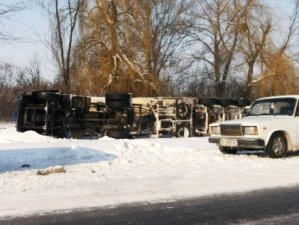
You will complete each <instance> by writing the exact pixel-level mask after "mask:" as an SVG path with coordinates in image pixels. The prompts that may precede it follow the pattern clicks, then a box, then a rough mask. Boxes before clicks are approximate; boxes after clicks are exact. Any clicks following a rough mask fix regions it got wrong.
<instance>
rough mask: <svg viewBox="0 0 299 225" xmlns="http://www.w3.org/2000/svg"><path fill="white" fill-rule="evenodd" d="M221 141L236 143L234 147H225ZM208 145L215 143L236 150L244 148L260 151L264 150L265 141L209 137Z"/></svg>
mask: <svg viewBox="0 0 299 225" xmlns="http://www.w3.org/2000/svg"><path fill="white" fill-rule="evenodd" d="M221 139H229V140H234V141H236V143H237V145H236V146H226V145H222V144H221V142H220V140H221ZM209 142H210V143H215V144H218V145H220V146H223V147H237V148H245V149H262V148H265V141H264V140H263V139H257V138H231V137H229V138H227V137H209Z"/></svg>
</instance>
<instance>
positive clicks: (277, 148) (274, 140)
mask: <svg viewBox="0 0 299 225" xmlns="http://www.w3.org/2000/svg"><path fill="white" fill-rule="evenodd" d="M287 152H288V143H287V139H286V138H285V136H284V134H283V133H280V132H279V133H274V134H273V135H272V136H271V138H270V140H269V143H268V145H267V147H266V153H267V154H268V155H269V157H270V158H282V157H285V156H286V154H287Z"/></svg>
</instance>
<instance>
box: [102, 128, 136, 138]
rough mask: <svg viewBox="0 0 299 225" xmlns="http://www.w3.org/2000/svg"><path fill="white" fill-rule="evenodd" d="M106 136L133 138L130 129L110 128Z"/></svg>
mask: <svg viewBox="0 0 299 225" xmlns="http://www.w3.org/2000/svg"><path fill="white" fill-rule="evenodd" d="M106 136H108V137H111V138H115V139H126V138H131V135H130V131H128V130H122V131H119V130H108V131H107V132H106Z"/></svg>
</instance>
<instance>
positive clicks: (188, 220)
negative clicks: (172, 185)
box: [0, 181, 299, 225]
mask: <svg viewBox="0 0 299 225" xmlns="http://www.w3.org/2000/svg"><path fill="white" fill-rule="evenodd" d="M240 182H242V181H240ZM0 224H1V225H29V224H30V225H41V224H42V225H112V224H113V225H162V224H163V225H189V224H190V225H191V224H192V225H199V224H221V225H222V224H249V225H253V224H254V225H255V224H263V225H264V224H271V225H272V224H291V225H292V224H294V225H295V224H299V187H298V186H297V187H292V188H280V189H271V190H270V189H269V190H262V191H255V192H249V193H246V194H234V195H218V196H212V197H203V198H197V199H189V200H181V201H176V202H169V203H159V204H149V203H144V204H130V205H122V206H118V207H116V208H110V209H109V208H107V209H103V208H93V209H89V210H83V211H73V212H70V213H57V214H49V215H39V216H38V215H36V216H31V217H24V218H11V219H7V218H6V219H5V220H4V218H2V219H1V218H0Z"/></svg>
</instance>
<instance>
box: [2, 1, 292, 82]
mask: <svg viewBox="0 0 299 225" xmlns="http://www.w3.org/2000/svg"><path fill="white" fill-rule="evenodd" d="M12 1H17V0H10V1H7V0H0V4H7V2H12ZM264 1H265V2H266V3H268V4H269V5H270V6H271V8H272V9H273V11H274V21H275V24H276V25H277V24H282V25H281V27H280V28H279V29H280V30H281V31H283V30H284V29H285V27H286V26H287V24H286V23H281V22H282V21H286V20H287V19H288V18H289V17H290V16H291V13H292V4H291V3H292V2H293V0H264ZM0 26H1V30H2V31H3V30H5V31H7V32H9V33H10V34H11V35H13V36H15V37H17V38H18V41H16V42H12V43H7V42H4V41H0V61H5V62H10V63H12V64H14V65H17V66H20V67H23V66H25V65H28V64H29V62H30V61H32V60H33V58H34V57H35V56H36V57H38V59H39V60H40V62H41V63H42V75H43V76H44V77H46V78H47V79H49V80H52V79H53V78H54V76H55V67H54V66H53V62H51V59H52V57H51V55H50V53H49V51H48V49H47V48H46V46H45V44H44V43H43V42H45V40H46V39H47V38H49V29H48V18H47V14H46V13H45V12H42V10H41V8H40V7H38V6H31V7H29V8H28V9H26V10H24V11H22V12H18V13H16V14H14V15H11V16H10V17H9V18H8V19H5V20H0Z"/></svg>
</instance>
